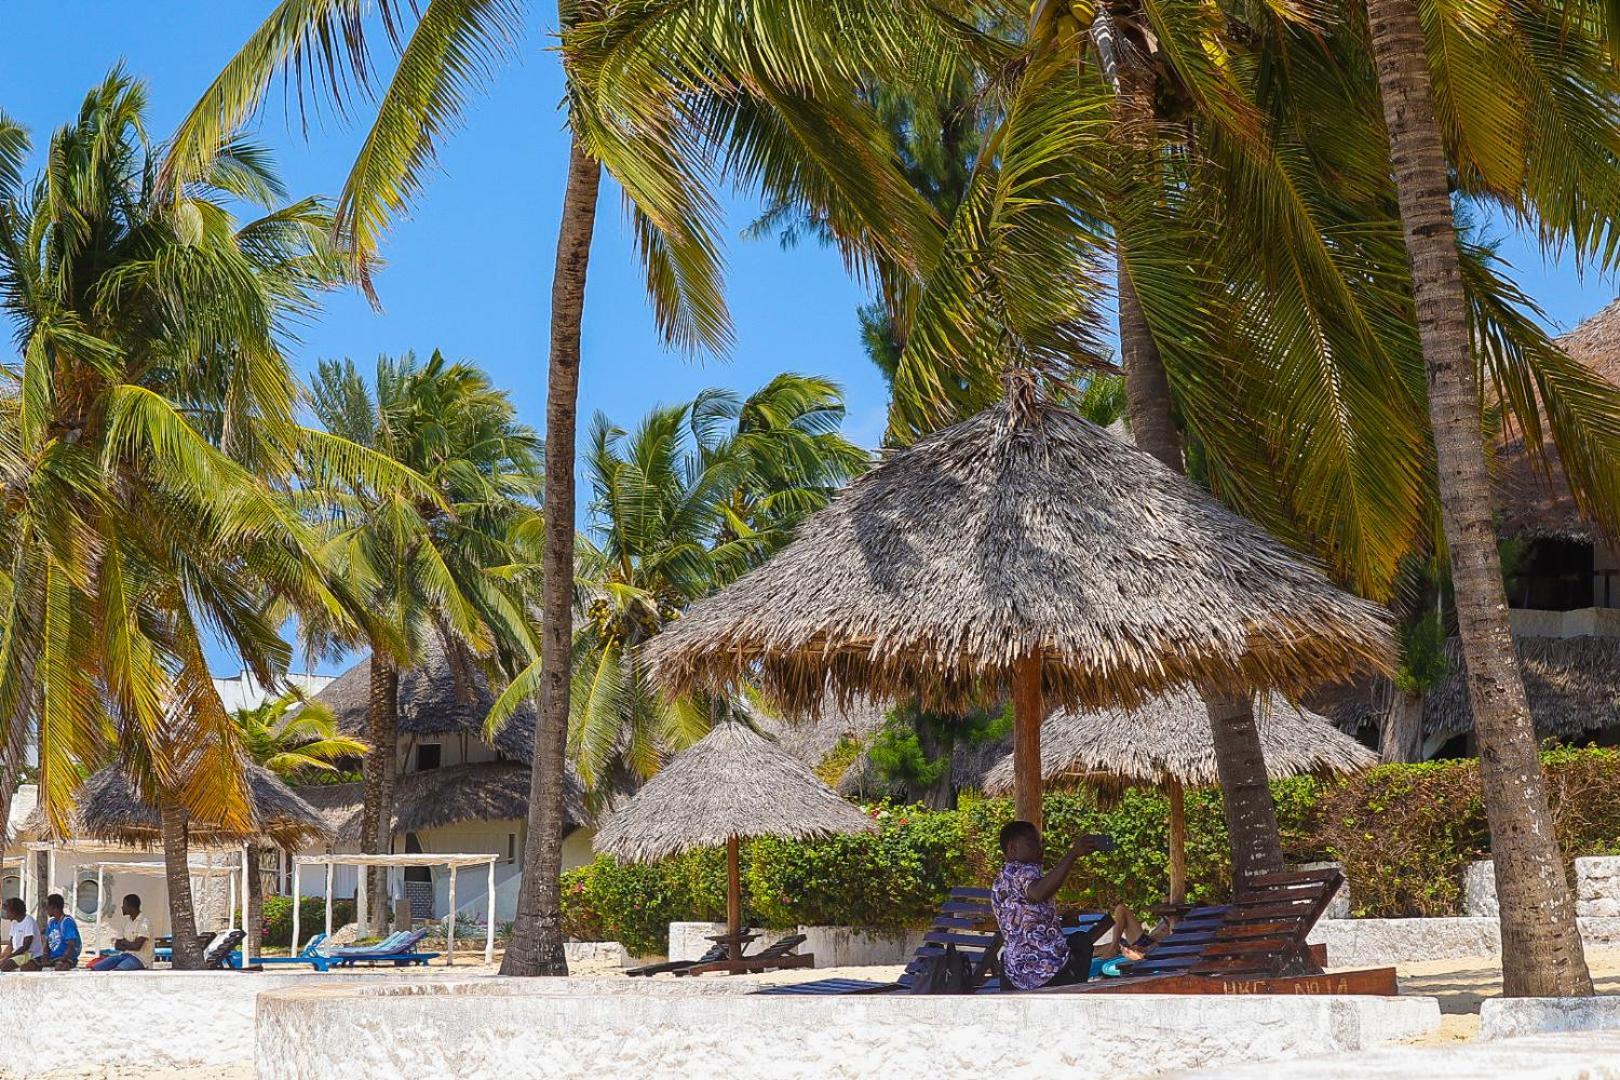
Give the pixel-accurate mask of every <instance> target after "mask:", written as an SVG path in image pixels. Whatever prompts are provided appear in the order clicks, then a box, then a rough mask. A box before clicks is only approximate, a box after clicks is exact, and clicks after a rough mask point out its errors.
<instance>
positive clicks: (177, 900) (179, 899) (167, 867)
mask: <svg viewBox="0 0 1620 1080" xmlns="http://www.w3.org/2000/svg"><path fill="white" fill-rule="evenodd" d="M159 819H160V821H161V823H162V828H163V879H164V883H165V884H166V885H167V886H168V889H169V934H170V936H171V937H173V939H174V946H173V948H174V954H173V955H174V967H175V970H177V971H195V970H196V969H197V968H200V967H202V942H200V941H198V940H197V909H196V907H195V906H193V904H192V901H191V840H190V837H189V835H188V829H187V825H186V812H185V811H184V810H182V809H181V808H180V807H178V806H175V805H173V804H171V803H167V802H165V803H164V804H163V807H162V809H161V810H160V811H159Z"/></svg>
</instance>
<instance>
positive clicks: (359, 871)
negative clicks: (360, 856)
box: [354, 866, 376, 933]
mask: <svg viewBox="0 0 1620 1080" xmlns="http://www.w3.org/2000/svg"><path fill="white" fill-rule="evenodd" d="M355 871H356V872H355V886H354V921H355V922H357V923H359V924H360V930H361V932H362V933H376V930H375V929H374V928H373V927H372V925H371V867H369V866H359V867H356V868H355Z"/></svg>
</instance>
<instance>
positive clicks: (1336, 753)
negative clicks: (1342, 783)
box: [984, 690, 1378, 795]
mask: <svg viewBox="0 0 1620 1080" xmlns="http://www.w3.org/2000/svg"><path fill="white" fill-rule="evenodd" d="M1255 723H1256V726H1257V727H1258V728H1259V729H1260V742H1261V744H1262V745H1263V746H1264V747H1265V758H1266V771H1267V773H1268V774H1269V775H1270V776H1271V777H1272V778H1273V779H1279V778H1281V777H1285V776H1301V775H1306V774H1311V775H1317V776H1332V775H1339V774H1343V773H1351V772H1359V771H1361V770H1363V769H1370V768H1372V767H1373V766H1374V765H1376V764H1378V756H1377V755H1376V754H1374V753H1373V752H1372V751H1371V750H1368V749H1367V748H1366V747H1364V746H1362V745H1361V744H1360V743H1358V742H1356V741H1355V740H1354V739H1352V738H1350V737H1349V736H1348V735H1345V734H1343V733H1342V732H1340V731H1339V730H1338V729H1337V728H1335V727H1334V726H1333V724H1332V722H1331V721H1329V720H1328V719H1327V718H1326V717H1322V716H1317V715H1316V714H1314V713H1308V712H1305V711H1304V710H1302V709H1299V708H1296V707H1295V706H1293V705H1290V704H1289V703H1288V702H1287V701H1285V700H1283V699H1282V698H1281V697H1279V696H1276V695H1273V696H1272V697H1271V698H1270V699H1269V700H1268V701H1266V702H1265V703H1264V704H1263V705H1262V706H1261V707H1260V708H1258V709H1257V710H1256V712H1255ZM1080 776H1083V777H1084V778H1085V779H1086V780H1088V781H1089V782H1092V783H1097V782H1101V783H1104V784H1107V785H1131V784H1155V785H1162V784H1165V783H1166V782H1168V781H1175V782H1177V783H1180V784H1181V785H1182V786H1183V787H1205V786H1208V785H1210V784H1214V783H1216V781H1217V779H1218V777H1217V776H1216V772H1215V747H1214V744H1213V743H1212V742H1211V740H1210V734H1209V713H1208V711H1207V710H1206V708H1205V706H1204V702H1203V700H1202V699H1201V698H1199V697H1198V695H1196V694H1193V693H1191V692H1188V691H1185V690H1182V691H1177V692H1175V693H1171V694H1165V695H1164V696H1162V697H1157V698H1154V699H1153V700H1152V701H1150V702H1148V703H1147V704H1146V705H1144V706H1142V707H1141V708H1139V709H1135V710H1132V711H1130V712H1120V711H1118V710H1113V709H1110V710H1105V711H1103V712H1089V713H1078V712H1061V713H1057V714H1054V715H1053V716H1050V717H1048V718H1047V720H1046V723H1045V724H1043V725H1042V726H1041V778H1042V780H1043V781H1045V782H1047V783H1051V782H1054V781H1058V780H1062V779H1064V778H1076V777H1080ZM984 789H985V792H986V793H987V794H992V795H1004V794H1008V793H1010V792H1011V791H1012V789H1013V763H1012V758H1011V757H1007V758H1004V759H1003V760H1002V761H1000V762H999V763H998V764H997V765H996V767H995V768H993V769H991V770H990V773H989V775H988V776H986V777H985V782H984Z"/></svg>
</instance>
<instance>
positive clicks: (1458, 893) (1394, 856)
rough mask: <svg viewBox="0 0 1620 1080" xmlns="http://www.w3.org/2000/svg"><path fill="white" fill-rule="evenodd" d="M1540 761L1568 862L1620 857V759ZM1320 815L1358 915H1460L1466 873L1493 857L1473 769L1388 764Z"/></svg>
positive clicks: (1454, 764) (1555, 756)
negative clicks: (1472, 863) (1468, 867)
mask: <svg viewBox="0 0 1620 1080" xmlns="http://www.w3.org/2000/svg"><path fill="white" fill-rule="evenodd" d="M1541 761H1542V765H1543V767H1544V769H1545V771H1546V774H1547V794H1548V799H1549V801H1550V802H1551V804H1552V811H1553V827H1554V831H1555V832H1556V834H1557V836H1558V843H1559V846H1560V848H1561V849H1562V850H1563V852H1564V857H1565V858H1566V859H1576V858H1580V857H1583V856H1587V855H1613V854H1617V853H1620V751H1615V750H1611V749H1606V748H1588V749H1582V750H1572V749H1559V750H1549V751H1547V752H1546V753H1544V754H1543V755H1542V757H1541ZM1318 812H1319V815H1320V819H1321V826H1320V830H1319V831H1320V836H1321V839H1322V846H1323V848H1324V850H1325V851H1326V852H1328V853H1329V854H1330V856H1331V857H1332V858H1336V859H1339V860H1341V861H1342V862H1343V863H1344V866H1345V873H1346V874H1348V875H1349V877H1350V884H1351V902H1352V903H1353V904H1354V905H1355V914H1357V915H1365V916H1382V917H1386V918H1397V917H1401V916H1412V915H1455V914H1458V913H1459V912H1460V910H1461V906H1462V873H1463V867H1464V866H1466V865H1467V864H1468V863H1469V862H1470V861H1472V860H1474V859H1487V858H1490V833H1489V831H1488V829H1487V828H1486V824H1485V802H1484V798H1483V797H1482V796H1481V794H1480V782H1479V770H1478V769H1477V768H1476V767H1475V764H1474V762H1472V761H1431V762H1425V763H1423V764H1421V765H1383V766H1380V767H1379V768H1376V769H1373V770H1372V771H1371V772H1368V773H1365V774H1363V775H1361V776H1358V777H1355V778H1353V779H1351V780H1349V781H1346V782H1345V783H1343V784H1339V785H1335V786H1334V787H1333V788H1332V789H1331V790H1330V791H1328V792H1326V793H1325V794H1324V797H1323V798H1322V800H1321V806H1320V809H1319V811H1318Z"/></svg>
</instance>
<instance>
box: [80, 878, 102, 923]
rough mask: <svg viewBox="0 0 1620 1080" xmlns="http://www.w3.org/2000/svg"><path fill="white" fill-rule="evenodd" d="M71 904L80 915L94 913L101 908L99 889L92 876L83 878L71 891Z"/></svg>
mask: <svg viewBox="0 0 1620 1080" xmlns="http://www.w3.org/2000/svg"><path fill="white" fill-rule="evenodd" d="M73 906H74V907H76V908H78V909H79V913H80V914H81V915H94V914H95V913H96V912H97V911H98V910H100V908H101V890H100V889H98V888H96V881H95V879H94V878H85V879H84V880H83V881H81V882H79V887H78V888H77V889H75V890H74V892H73Z"/></svg>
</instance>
